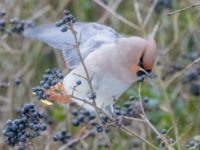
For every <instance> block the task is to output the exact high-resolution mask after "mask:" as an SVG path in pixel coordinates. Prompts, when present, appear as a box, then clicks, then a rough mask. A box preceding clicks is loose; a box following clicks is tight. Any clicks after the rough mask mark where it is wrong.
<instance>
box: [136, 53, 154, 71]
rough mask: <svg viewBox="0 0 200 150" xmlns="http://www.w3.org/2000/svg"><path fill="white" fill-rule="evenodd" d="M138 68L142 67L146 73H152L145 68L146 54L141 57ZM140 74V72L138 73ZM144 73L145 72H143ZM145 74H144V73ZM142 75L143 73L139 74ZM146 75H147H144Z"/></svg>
mask: <svg viewBox="0 0 200 150" xmlns="http://www.w3.org/2000/svg"><path fill="white" fill-rule="evenodd" d="M138 66H140V67H141V68H142V69H144V70H145V71H146V72H151V69H146V68H145V66H144V54H142V56H141V57H140V60H139V63H138ZM138 72H140V71H138ZM142 72H143V71H142ZM143 73H144V72H143ZM139 74H141V73H139ZM144 74H145V73H144Z"/></svg>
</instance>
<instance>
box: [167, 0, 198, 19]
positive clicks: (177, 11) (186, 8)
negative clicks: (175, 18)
mask: <svg viewBox="0 0 200 150" xmlns="http://www.w3.org/2000/svg"><path fill="white" fill-rule="evenodd" d="M199 5H200V3H196V4H192V5H190V6H187V7H184V8H181V9H178V10H176V11H173V12H170V13H168V14H167V15H168V16H171V15H174V14H176V13H180V12H182V11H185V10H188V9H191V8H194V7H197V6H199Z"/></svg>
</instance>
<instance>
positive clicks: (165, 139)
mask: <svg viewBox="0 0 200 150" xmlns="http://www.w3.org/2000/svg"><path fill="white" fill-rule="evenodd" d="M141 85H142V83H141V82H140V83H139V87H138V97H139V101H140V107H141V111H142V114H141V117H142V118H143V119H144V121H145V122H146V123H147V125H148V126H149V127H150V128H151V129H152V130H153V131H154V132H155V133H156V134H157V136H159V137H160V138H161V139H162V141H163V142H164V143H165V145H166V146H167V148H168V149H169V150H174V148H173V147H172V146H171V145H170V144H169V142H168V140H167V138H166V137H165V136H164V135H162V134H160V132H159V131H158V130H157V129H156V128H155V127H154V125H153V124H152V123H151V122H150V121H149V119H148V117H147V115H146V113H145V111H144V107H143V102H142V96H141Z"/></svg>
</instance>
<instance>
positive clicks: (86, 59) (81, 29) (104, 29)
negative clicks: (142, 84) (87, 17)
mask: <svg viewBox="0 0 200 150" xmlns="http://www.w3.org/2000/svg"><path fill="white" fill-rule="evenodd" d="M62 27H63V26H60V27H56V26H55V24H53V23H50V24H44V25H39V26H36V27H33V28H28V29H26V30H25V31H24V36H25V37H29V38H31V39H35V40H39V41H42V42H44V43H47V44H48V45H49V46H51V47H53V48H55V49H59V50H61V51H62V54H63V57H64V61H65V63H66V65H67V68H68V69H69V70H70V71H69V73H68V74H67V75H66V76H65V77H64V79H63V81H62V82H60V83H58V84H56V85H55V86H54V87H53V88H51V90H47V93H50V95H51V96H50V97H49V99H51V100H52V101H56V102H61V103H71V102H76V103H77V104H79V105H80V106H83V107H84V108H86V109H88V110H91V111H94V109H95V107H94V106H93V105H91V104H93V103H94V101H95V103H94V104H95V106H96V107H97V108H99V109H102V110H103V111H105V112H107V113H112V112H113V105H114V104H115V102H116V101H117V100H118V99H119V98H120V97H121V95H122V94H123V93H124V92H125V91H126V90H127V89H128V88H129V87H130V86H131V85H132V84H134V83H136V82H138V80H140V79H141V78H140V77H143V75H145V74H148V73H149V72H151V70H152V68H153V65H154V61H155V56H156V42H155V40H154V36H151V34H150V35H149V36H148V37H147V38H142V37H140V36H130V37H128V36H124V35H122V34H120V33H118V32H116V31H115V30H114V29H113V28H111V27H109V26H106V25H103V24H100V23H96V22H90V23H86V22H75V23H74V24H73V29H74V31H76V36H77V39H78V41H76V39H75V38H74V35H73V33H72V32H70V31H69V30H67V31H66V32H62V31H61V30H62ZM76 42H77V43H76ZM75 44H78V46H79V47H78V48H79V51H80V55H81V58H80V56H79V55H78V52H77V50H76V48H77V47H75ZM81 60H82V61H83V62H82V61H81ZM84 67H85V68H86V70H87V71H86V70H85V68H84ZM87 76H88V77H90V79H89V80H87V79H86V77H87ZM89 81H90V82H89ZM52 89H53V90H52ZM55 89H59V90H60V91H61V94H57V93H55V92H54V91H55Z"/></svg>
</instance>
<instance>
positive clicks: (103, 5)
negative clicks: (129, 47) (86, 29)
mask: <svg viewBox="0 0 200 150" xmlns="http://www.w3.org/2000/svg"><path fill="white" fill-rule="evenodd" d="M93 1H94V2H95V3H97V4H98V5H99V6H101V7H103V8H104V9H105V10H106V11H108V12H109V13H111V14H112V15H113V16H115V17H116V18H117V19H119V20H120V21H122V22H124V23H125V24H127V25H128V26H130V27H132V28H134V29H136V30H139V29H140V28H139V27H138V25H136V24H134V23H132V22H130V21H129V20H127V19H126V18H124V17H122V16H121V15H119V14H117V13H116V12H115V11H113V10H111V9H110V8H109V7H108V6H106V5H105V4H104V3H102V2H101V1H100V0H93Z"/></svg>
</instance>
